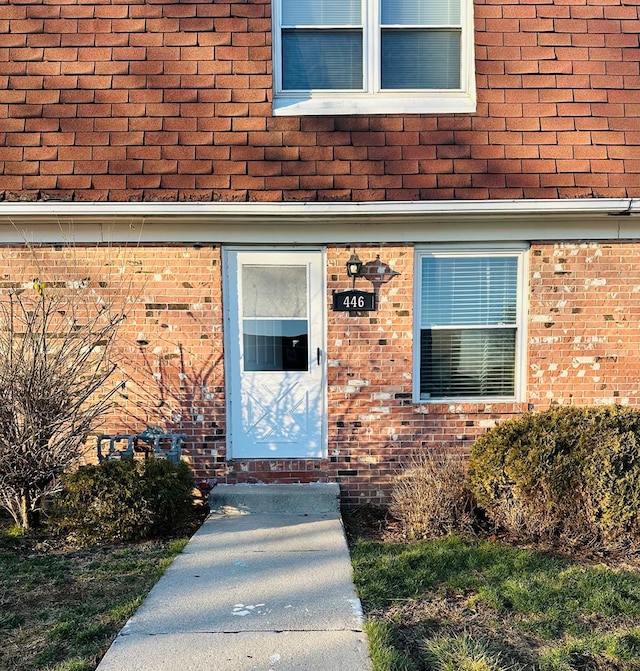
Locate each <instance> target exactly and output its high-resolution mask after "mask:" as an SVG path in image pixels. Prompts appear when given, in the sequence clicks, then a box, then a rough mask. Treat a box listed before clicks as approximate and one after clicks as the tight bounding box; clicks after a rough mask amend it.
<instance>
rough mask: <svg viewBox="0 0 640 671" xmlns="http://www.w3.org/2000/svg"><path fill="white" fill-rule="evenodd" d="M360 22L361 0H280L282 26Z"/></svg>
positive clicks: (345, 24) (341, 24)
mask: <svg viewBox="0 0 640 671" xmlns="http://www.w3.org/2000/svg"><path fill="white" fill-rule="evenodd" d="M361 23H362V1H361V0H311V1H309V0H282V25H283V26H284V27H290V28H295V27H298V26H359V25H361Z"/></svg>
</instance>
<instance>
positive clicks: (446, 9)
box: [294, 0, 460, 26]
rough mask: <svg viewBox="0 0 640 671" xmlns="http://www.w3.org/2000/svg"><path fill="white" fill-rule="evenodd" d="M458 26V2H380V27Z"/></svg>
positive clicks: (398, 0) (406, 0) (410, 0)
mask: <svg viewBox="0 0 640 671" xmlns="http://www.w3.org/2000/svg"><path fill="white" fill-rule="evenodd" d="M294 1H295V0H294ZM459 24H460V0H382V25H404V26H433V25H436V26H442V25H459Z"/></svg>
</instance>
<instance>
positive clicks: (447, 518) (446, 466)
mask: <svg viewBox="0 0 640 671" xmlns="http://www.w3.org/2000/svg"><path fill="white" fill-rule="evenodd" d="M465 480H466V469H465V465H464V463H463V461H462V459H461V457H460V455H457V454H451V453H449V452H441V453H440V452H436V453H432V452H427V453H424V454H420V455H418V456H416V457H414V458H413V459H412V461H411V462H410V463H409V465H408V467H407V468H406V469H405V470H404V471H403V472H402V473H401V474H400V475H399V476H398V477H397V479H396V481H395V483H394V486H393V490H392V493H391V500H392V503H391V508H390V512H391V514H392V515H393V516H394V517H395V518H396V519H397V520H398V521H399V522H400V527H401V529H402V532H403V535H404V536H406V537H407V538H409V539H417V538H434V537H438V536H441V535H443V534H448V533H451V532H453V531H459V532H470V531H472V530H473V526H474V516H473V509H474V504H473V498H472V496H471V492H470V491H469V487H468V485H467V483H466V481H465Z"/></svg>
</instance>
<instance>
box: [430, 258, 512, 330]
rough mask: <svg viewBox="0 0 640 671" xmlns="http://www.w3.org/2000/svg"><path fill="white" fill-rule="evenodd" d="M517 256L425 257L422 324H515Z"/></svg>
mask: <svg viewBox="0 0 640 671" xmlns="http://www.w3.org/2000/svg"><path fill="white" fill-rule="evenodd" d="M517 268H518V259H517V258H516V257H515V256H504V257H499V256H498V257H496V256H486V257H477V256H466V257H465V256H458V257H431V256H430V257H425V258H423V259H422V321H421V323H422V325H423V326H491V325H498V324H515V322H516V306H517V297H518V275H517Z"/></svg>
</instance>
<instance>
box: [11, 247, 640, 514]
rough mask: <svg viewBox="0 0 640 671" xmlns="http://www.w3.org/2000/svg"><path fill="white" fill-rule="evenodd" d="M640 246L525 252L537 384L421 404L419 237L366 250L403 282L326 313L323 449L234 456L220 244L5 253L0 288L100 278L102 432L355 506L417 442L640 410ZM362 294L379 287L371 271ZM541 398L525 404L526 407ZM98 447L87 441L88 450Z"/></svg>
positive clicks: (337, 282) (450, 444)
mask: <svg viewBox="0 0 640 671" xmlns="http://www.w3.org/2000/svg"><path fill="white" fill-rule="evenodd" d="M348 253H349V251H348V250H347V249H346V248H345V247H344V246H342V245H340V246H331V247H329V249H328V250H327V277H328V287H327V289H328V293H327V303H328V304H329V301H330V295H331V291H332V290H334V289H336V290H343V289H344V288H345V286H346V284H347V282H348V280H347V278H346V275H345V272H344V260H345V258H346V257H347V255H348ZM638 253H640V246H639V245H638V244H637V243H635V242H599V243H595V242H591V243H584V244H581V243H575V244H573V243H572V244H564V245H561V244H547V243H543V242H540V243H534V244H533V245H532V247H531V251H530V253H529V261H530V274H529V275H530V279H529V283H530V284H529V319H528V324H529V325H528V342H529V351H528V366H527V368H528V371H529V374H528V382H527V394H526V398H525V399H524V401H523V402H522V403H517V404H514V403H494V404H490V403H465V404H461V403H451V404H445V403H439V404H426V403H425V404H416V405H414V404H413V403H412V399H411V391H412V361H413V341H412V328H413V316H412V315H413V258H414V256H413V254H414V250H413V248H412V246H410V245H383V246H370V247H358V254H359V256H360V257H361V258H362V259H363V261H369V260H373V259H375V256H376V254H380V256H381V259H382V260H383V261H384V262H387V263H389V265H390V266H391V267H392V268H393V269H394V270H395V271H397V272H399V273H401V274H400V275H398V276H396V277H394V278H393V279H392V280H391V281H390V282H388V283H386V284H383V285H382V286H381V287H380V290H379V302H378V310H377V311H376V312H371V313H362V314H359V315H357V316H352V315H350V314H349V313H345V312H332V311H329V312H328V328H327V331H328V340H327V357H328V368H327V374H328V402H329V407H328V439H329V451H328V458H327V459H322V460H280V461H278V460H246V461H237V462H229V463H227V462H226V452H225V450H226V425H225V395H224V368H223V347H222V328H223V321H222V299H221V272H220V249H219V248H218V247H217V246H199V245H198V246H169V245H163V246H143V247H135V248H133V247H132V248H116V247H77V248H76V249H74V250H71V251H69V250H66V249H64V248H51V247H44V248H37V249H35V250H31V251H30V250H25V249H24V248H22V247H5V248H3V249H1V250H0V290H1V291H2V293H3V295H6V293H7V292H8V291H10V290H11V289H16V288H18V289H20V288H24V289H25V290H26V292H29V291H32V290H33V289H32V288H31V285H32V280H33V277H36V276H37V277H39V278H40V279H41V280H43V281H44V282H45V284H46V285H47V286H46V289H45V290H46V291H54V290H55V289H54V287H55V284H56V282H58V283H59V282H62V281H64V280H66V279H67V278H78V277H79V276H82V277H89V278H90V286H91V287H92V288H95V290H96V292H97V293H98V294H99V295H105V296H106V297H107V298H108V297H109V296H111V297H113V298H114V304H115V306H116V308H118V307H120V308H123V309H124V310H125V311H126V313H127V315H128V317H127V320H126V322H125V324H124V326H123V327H122V330H121V332H120V334H119V338H118V347H117V352H118V362H119V364H120V367H121V369H120V370H119V371H118V372H117V373H116V374H115V376H114V382H116V381H119V380H121V379H126V380H127V386H126V388H125V390H124V392H122V393H120V394H118V396H117V402H118V406H117V407H116V408H115V409H114V412H113V413H112V415H111V416H110V417H109V418H108V419H107V421H106V423H105V424H104V425H103V427H101V430H104V431H117V432H120V431H123V430H129V431H140V430H142V429H143V428H144V427H145V426H146V425H147V424H160V425H162V426H166V427H168V428H171V429H173V430H176V431H184V432H185V433H187V434H188V440H187V445H186V450H185V453H186V456H187V458H188V459H189V461H190V462H191V463H192V464H193V466H194V468H195V469H196V471H197V473H198V474H199V475H203V476H204V475H207V476H213V475H217V476H218V477H219V478H221V479H222V480H223V481H225V480H226V481H228V482H242V481H248V480H251V479H255V480H258V481H261V482H273V481H278V482H299V481H302V482H305V481H317V480H329V481H337V482H339V483H340V484H341V487H342V490H343V494H344V500H345V502H347V503H356V502H364V501H372V502H374V503H378V502H382V501H384V500H385V497H387V496H388V492H389V487H390V483H391V481H392V479H393V476H394V475H395V473H396V472H397V470H398V469H399V468H400V467H401V466H402V464H403V463H405V462H406V460H407V459H408V458H409V457H410V455H411V454H414V453H415V452H416V451H420V450H423V449H430V448H434V447H447V448H448V449H452V450H460V451H466V450H468V449H469V447H470V445H471V444H472V442H473V440H474V439H475V438H476V437H477V436H478V435H480V434H481V433H482V432H484V431H485V430H486V429H487V428H488V427H490V426H491V425H493V424H494V423H495V421H496V420H500V419H502V418H505V417H509V416H511V415H513V414H517V413H520V412H522V411H524V410H526V409H527V408H528V407H533V408H535V409H537V410H540V409H544V408H546V407H548V406H549V405H550V404H551V403H564V404H568V403H576V404H602V403H612V402H614V403H624V404H629V405H632V406H638V405H640V394H639V391H638V390H639V385H638V377H639V372H640V327H639V324H638V321H639V319H640V301H639V298H640V264H638V263H637V261H636V258H637V256H638ZM357 282H358V287H360V288H363V289H367V290H368V289H369V288H370V286H371V285H369V284H368V283H367V281H366V280H365V279H359V280H358V281H357ZM529 404H530V405H529ZM94 445H95V444H94V442H93V441H91V442H90V443H89V447H90V449H91V453H90V456H91V457H93V455H94V449H95V448H94Z"/></svg>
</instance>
